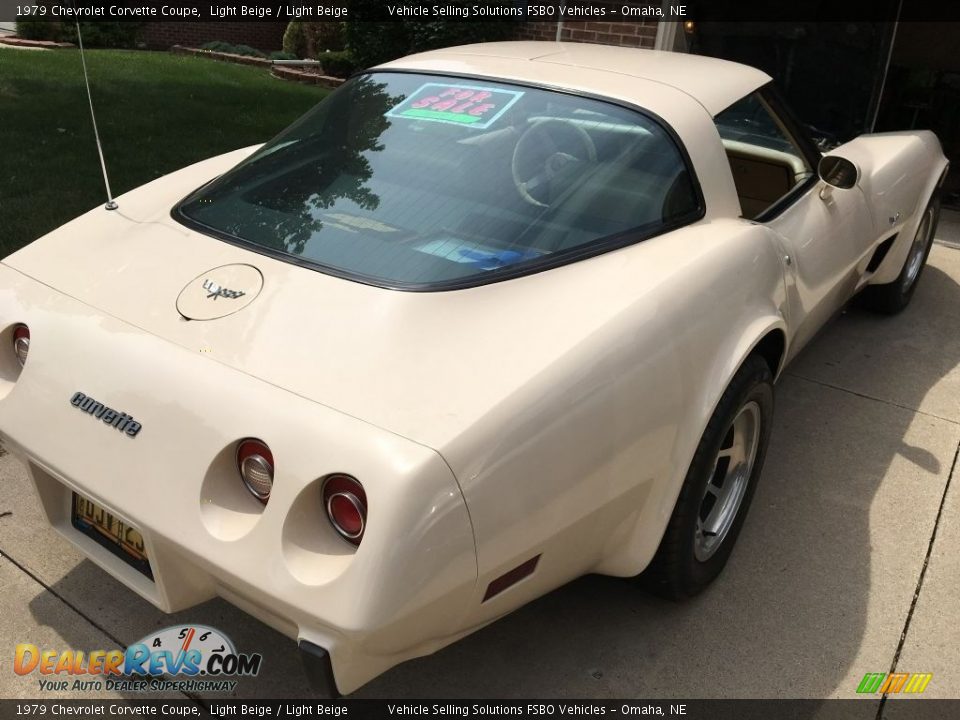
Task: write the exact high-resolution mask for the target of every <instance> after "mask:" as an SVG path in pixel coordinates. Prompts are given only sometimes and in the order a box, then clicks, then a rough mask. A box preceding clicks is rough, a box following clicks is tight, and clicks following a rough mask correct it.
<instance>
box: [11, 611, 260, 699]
mask: <svg viewBox="0 0 960 720" xmlns="http://www.w3.org/2000/svg"><path fill="white" fill-rule="evenodd" d="M262 662H263V656H262V655H260V654H259V653H238V652H237V650H236V648H235V647H234V644H233V642H232V641H231V640H230V638H228V637H227V636H226V635H224V634H223V633H222V632H220V631H219V630H217V629H215V628H212V627H207V626H206V625H187V626H184V625H178V626H175V627H168V628H166V629H164V630H161V631H160V632H157V633H152V634H150V635H147V636H146V637H144V638H142V639H141V640H139V641H137V642H135V643H133V644H132V645H130V646H129V647H128V648H127V649H126V650H91V651H88V652H84V651H82V650H63V651H58V650H41V649H40V648H39V647H37V646H36V645H33V644H30V643H20V644H19V645H17V647H16V650H15V652H14V660H13V670H14V672H15V673H17V675H31V674H37V675H39V676H40V677H39V679H38V682H39V686H40V690H41V691H44V692H63V691H71V692H73V691H79V692H83V691H102V690H115V691H118V692H163V691H171V690H173V691H180V692H232V691H233V690H234V689H235V688H236V686H237V683H238V680H237V679H236V678H238V677H245V676H246V677H251V676H254V675H256V674H257V673H259V672H260V665H261V663H262Z"/></svg>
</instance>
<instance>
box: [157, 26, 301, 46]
mask: <svg viewBox="0 0 960 720" xmlns="http://www.w3.org/2000/svg"><path fill="white" fill-rule="evenodd" d="M286 29H287V23H286V22H150V23H146V24H145V25H144V27H143V35H142V39H143V42H145V43H146V44H147V47H149V48H151V49H153V50H166V49H168V48H169V47H170V46H171V45H186V46H187V47H200V46H201V45H203V44H204V43H208V42H211V41H212V40H223V41H224V42H228V43H232V44H234V45H250V46H251V47H255V48H257V50H264V51H266V52H270V51H271V50H280V49H281V47H282V46H283V33H284V30H286Z"/></svg>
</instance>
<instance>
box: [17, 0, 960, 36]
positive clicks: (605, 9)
mask: <svg viewBox="0 0 960 720" xmlns="http://www.w3.org/2000/svg"><path fill="white" fill-rule="evenodd" d="M17 20H53V21H61V22H74V21H77V20H79V21H81V22H91V21H92V22H169V21H178V22H210V21H230V22H236V21H252V22H257V21H259V22H263V21H287V20H306V21H329V20H333V21H337V20H340V21H342V20H355V21H356V20H360V21H372V22H403V21H407V22H409V21H423V22H437V21H455V22H491V21H503V22H550V23H554V22H564V23H567V22H608V23H624V22H643V21H647V22H656V21H673V22H781V21H797V22H898V21H899V22H911V21H939V22H960V3H955V2H937V1H936V0H793V1H792V2H791V1H789V0H780V1H779V2H777V1H775V0H686V1H685V0H649V1H646V0H625V1H623V0H622V1H621V2H612V1H607V0H552V1H551V0H542V1H540V2H528V1H527V0H340V1H339V2H336V1H334V2H331V1H324V2H316V1H314V2H310V1H309V0H307V1H303V0H294V1H292V2H284V1H283V0H272V1H271V0H259V1H255V0H241V1H238V0H213V1H211V2H193V1H181V2H177V1H176V0H172V1H171V0H127V1H124V2H121V1H119V0H59V1H58V0H37V2H32V3H31V2H26V1H24V2H21V1H20V0H0V22H13V21H17ZM958 30H960V27H958Z"/></svg>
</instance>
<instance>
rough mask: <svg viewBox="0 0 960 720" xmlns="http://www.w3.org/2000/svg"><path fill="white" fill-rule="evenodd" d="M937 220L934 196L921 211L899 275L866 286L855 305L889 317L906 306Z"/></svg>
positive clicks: (938, 204) (937, 202)
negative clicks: (881, 282)
mask: <svg viewBox="0 0 960 720" xmlns="http://www.w3.org/2000/svg"><path fill="white" fill-rule="evenodd" d="M939 220H940V199H939V197H937V196H934V197H933V198H931V199H930V203H929V204H928V205H927V207H926V209H925V210H924V211H923V217H922V218H921V219H920V225H919V226H918V227H917V232H916V234H915V235H914V238H913V243H912V244H911V245H910V250H909V252H908V253H907V259H906V260H904V262H903V268H902V269H901V270H900V275H899V276H897V279H896V280H894V281H893V282H892V283H885V284H883V285H868V286H867V287H865V288H864V289H863V292H862V293H860V296H859V297H858V298H857V302H858V304H859V305H860V306H862V307H864V308H866V309H868V310H873V311H875V312H881V313H886V314H888V315H893V314H895V313H898V312H900V311H901V310H903V309H904V308H905V307H906V306H907V305H909V304H910V299H911V298H912V297H913V293H914V290H916V289H917V284H918V283H919V282H920V275H921V274H922V273H923V268H924V266H925V265H926V262H927V256H928V255H930V248H931V246H932V245H933V236H934V233H936V231H937V223H938V222H939Z"/></svg>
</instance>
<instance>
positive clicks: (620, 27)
mask: <svg viewBox="0 0 960 720" xmlns="http://www.w3.org/2000/svg"><path fill="white" fill-rule="evenodd" d="M519 37H520V39H522V40H555V39H556V37H557V23H555V22H528V23H526V24H524V25H523V27H522V28H521V30H520V34H519ZM656 37H657V21H656V20H644V21H642V22H572V21H570V20H566V21H564V23H563V26H562V27H561V28H560V39H561V40H566V41H573V42H588V43H601V44H603V45H623V46H626V47H642V48H652V47H653V43H654V40H656Z"/></svg>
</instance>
